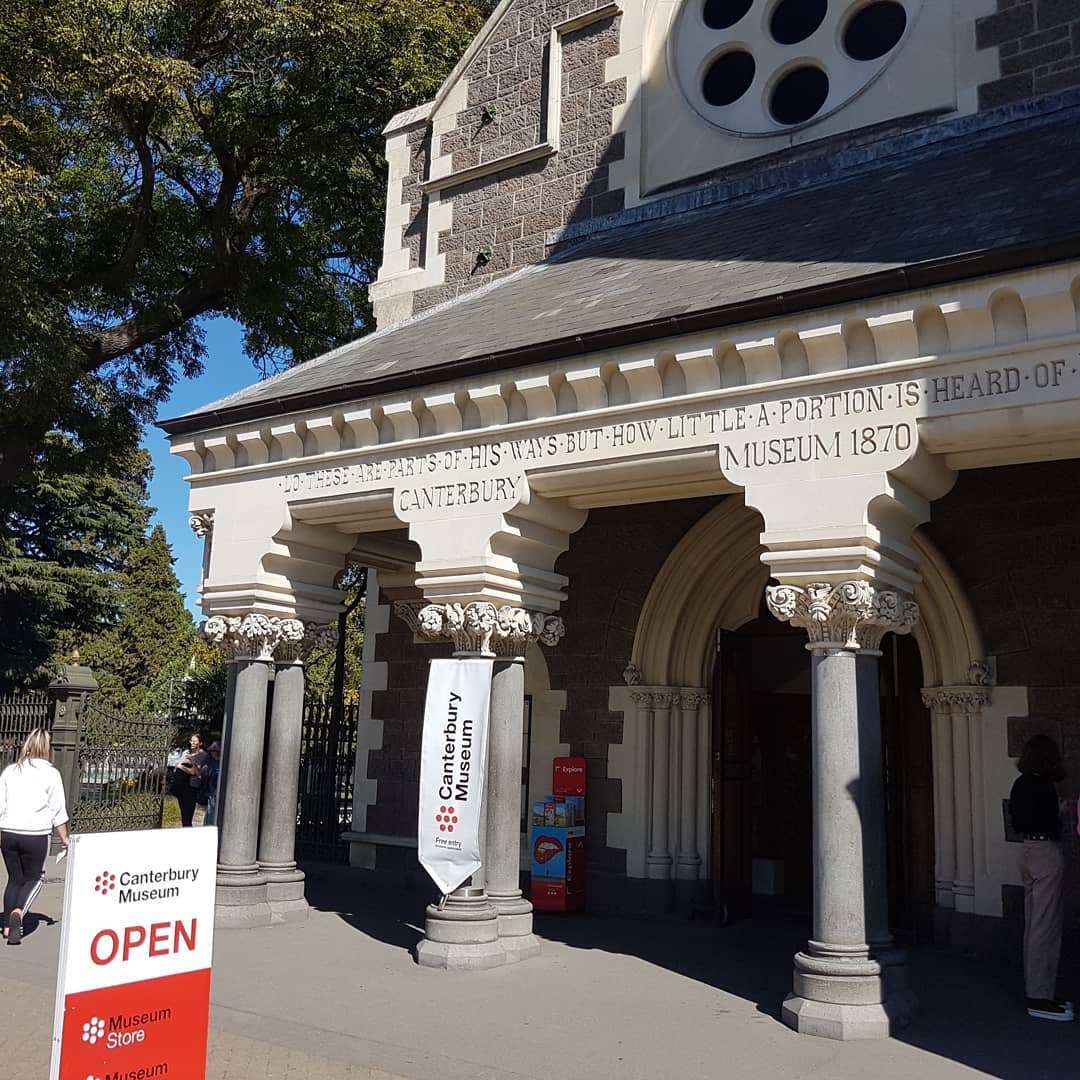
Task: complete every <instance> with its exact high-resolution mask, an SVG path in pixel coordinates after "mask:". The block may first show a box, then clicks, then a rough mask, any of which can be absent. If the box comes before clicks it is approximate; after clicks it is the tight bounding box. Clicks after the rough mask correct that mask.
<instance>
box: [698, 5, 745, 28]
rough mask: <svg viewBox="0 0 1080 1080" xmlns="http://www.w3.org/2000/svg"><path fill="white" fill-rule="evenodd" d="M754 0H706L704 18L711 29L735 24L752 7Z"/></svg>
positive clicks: (703, 9) (703, 10) (703, 11)
mask: <svg viewBox="0 0 1080 1080" xmlns="http://www.w3.org/2000/svg"><path fill="white" fill-rule="evenodd" d="M753 6H754V0H705V6H704V8H702V18H704V20H705V25H706V26H707V27H708V28H709V29H710V30H726V29H727V28H728V27H729V26H734V25H735V24H736V23H737V22H738V21H739V20H740V19H741V18H742V17H743V16H744V15H745V14H746V13H747V12H748V11H749V10H750V9H751V8H752V7H753Z"/></svg>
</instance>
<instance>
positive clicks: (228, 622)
mask: <svg viewBox="0 0 1080 1080" xmlns="http://www.w3.org/2000/svg"><path fill="white" fill-rule="evenodd" d="M202 635H203V637H204V638H205V639H206V641H207V643H208V644H210V645H216V646H217V647H218V648H219V649H221V650H222V652H224V653H225V655H226V656H228V657H230V658H232V659H235V658H237V657H251V658H252V659H255V660H264V661H273V660H276V661H278V662H280V663H295V662H296V661H303V660H306V659H307V657H308V654H309V653H310V652H311V650H312V649H313V648H314V647H315V646H316V645H326V644H331V643H332V642H333V640H334V638H335V637H336V635H337V629H336V627H333V626H319V625H317V624H316V623H310V622H309V623H304V622H301V621H300V620H299V619H279V618H278V617H277V616H274V615H259V614H257V613H254V612H253V613H251V614H248V615H243V616H241V615H214V616H212V617H211V618H209V619H207V620H206V622H204V623H203V624H202Z"/></svg>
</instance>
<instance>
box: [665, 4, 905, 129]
mask: <svg viewBox="0 0 1080 1080" xmlns="http://www.w3.org/2000/svg"><path fill="white" fill-rule="evenodd" d="M781 2H782V0H755V2H754V4H753V5H752V6H751V8H750V10H749V11H748V12H747V13H746V14H745V15H744V16H743V17H742V18H741V19H739V20H738V21H737V22H735V23H733V24H732V25H731V26H730V27H727V28H725V29H722V30H715V29H712V28H711V27H709V26H707V25H706V24H705V20H704V11H705V0H684V3H683V5H682V10H681V11H680V12H679V15H678V18H677V20H676V24H675V32H674V33H673V34H672V36H671V37H670V38H669V42H670V44H669V63H670V64H671V67H672V70H673V71H674V72H675V74H676V78H677V79H678V81H679V84H680V86H681V87H682V91H683V94H684V95H685V97H686V100H687V101H688V102H689V103H690V106H691V107H692V108H693V109H694V110H695V111H696V112H697V113H698V114H699V115H700V116H701V117H702V118H703V119H704V120H705V121H706V122H707V123H709V124H712V125H714V126H716V127H719V128H722V129H724V130H726V131H730V132H732V133H734V134H738V135H743V136H749V137H751V138H753V137H758V136H768V135H776V134H782V133H784V132H789V131H795V130H798V129H800V128H804V127H809V126H810V125H813V124H817V123H820V122H821V121H822V120H824V119H825V118H826V117H829V116H831V115H832V114H833V113H835V112H836V111H837V110H839V109H842V108H843V107H844V106H845V105H848V104H849V103H850V102H851V101H853V100H854V99H855V98H856V97H858V96H859V95H860V94H862V93H863V92H864V91H866V90H867V88H868V87H870V86H871V85H872V84H873V83H874V82H875V81H876V80H877V79H878V78H879V77H880V76H881V75H882V74H883V72H884V71H885V69H886V68H887V67H889V65H890V64H891V63H892V62H893V61H894V60H895V59H896V58H897V57H898V56H899V54H900V53H901V52H902V51H903V50H904V49H905V47H906V46H907V44H908V42H909V41H910V39H911V37H912V33H913V31H914V29H915V27H916V26H917V24H918V20H919V16H920V14H921V10H922V7H923V0H892V2H893V3H898V4H899V5H900V6H901V7H902V8H903V9H904V12H905V14H906V16H907V20H906V24H905V27H904V32H903V33H902V34H901V36H900V39H899V40H898V41H897V43H896V44H895V45H894V46H893V47H892V48H891V49H889V50H888V51H887V52H886V53H884V54H883V55H882V56H880V57H878V58H877V59H875V60H865V61H864V60H854V59H852V58H851V57H850V56H848V55H847V54H846V53H845V51H844V47H843V32H844V30H845V28H846V27H847V25H848V22H849V20H850V19H852V18H854V17H855V15H856V14H857V13H858V12H859V11H862V10H864V9H865V8H868V7H871V6H872V5H873V4H874V3H877V2H878V0H846V2H843V3H837V2H836V0H832V2H831V3H829V5H828V7H827V10H826V14H825V17H824V19H823V20H822V21H821V24H820V25H819V26H818V28H817V29H816V30H814V31H813V33H811V34H810V35H809V36H807V37H806V38H804V39H803V40H802V41H799V42H796V43H794V44H791V45H783V44H781V43H780V42H778V41H776V40H775V38H774V37H773V35H772V32H771V29H770V27H771V23H772V18H773V14H774V12H775V11H776V9H777V7H778V6H779V5H780V3H781ZM736 51H743V52H747V53H749V54H750V55H751V56H752V57H753V59H754V63H755V72H754V77H753V81H752V82H751V84H750V86H749V87H748V89H747V90H746V91H745V92H744V93H743V94H742V95H741V96H740V97H738V98H737V99H736V100H735V101H734V102H732V103H731V104H730V105H723V106H717V105H711V104H709V102H707V101H706V100H705V96H704V93H703V91H702V85H703V82H704V79H705V75H706V73H707V71H708V70H709V67H710V65H711V64H712V63H713V62H714V61H715V60H716V59H717V58H719V57H720V56H723V55H724V54H725V53H728V52H736ZM800 67H815V68H818V69H819V70H821V71H824V72H825V75H826V76H827V78H828V80H829V92H828V96H827V97H826V99H825V102H824V104H823V105H822V106H821V108H819V109H818V110H817V112H815V113H814V115H813V116H811V117H810V118H809V119H807V120H804V121H801V122H798V123H794V124H784V123H780V122H779V121H777V120H775V119H774V118H773V117H772V115H771V113H770V111H769V103H770V100H771V97H772V93H773V90H774V89H775V87H776V86H777V84H778V83H779V82H780V81H781V80H782V79H783V77H784V76H785V75H787V74H788V73H789V72H791V71H793V70H795V69H796V68H800Z"/></svg>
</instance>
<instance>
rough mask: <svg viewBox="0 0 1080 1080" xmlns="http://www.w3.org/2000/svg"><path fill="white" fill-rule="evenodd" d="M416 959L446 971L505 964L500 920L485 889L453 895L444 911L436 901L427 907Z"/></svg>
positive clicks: (425, 964)
mask: <svg viewBox="0 0 1080 1080" xmlns="http://www.w3.org/2000/svg"><path fill="white" fill-rule="evenodd" d="M470 893H471V894H472V895H470ZM416 962H417V963H418V964H419V965H420V966H421V967H431V968H443V969H444V970H446V971H481V970H484V969H486V968H493V967H501V966H502V965H503V964H505V963H506V951H505V950H504V949H503V947H502V943H501V942H500V941H499V919H498V916H497V915H496V913H495V909H494V908H493V907H492V906H491V904H490V903H489V902H488V898H487V896H486V895H485V894H484V893H483V891H482V890H480V889H476V890H471V889H469V890H462V895H460V896H459V895H457V894H453V895H451V896H450V897H449V898H448V899H447V901H446V907H445V908H443V910H442V911H440V910H439V909H438V908H437V907H435V905H434V904H432V905H429V906H428V909H427V919H426V921H425V924H424V938H423V940H422V941H420V942H418V943H417V946H416Z"/></svg>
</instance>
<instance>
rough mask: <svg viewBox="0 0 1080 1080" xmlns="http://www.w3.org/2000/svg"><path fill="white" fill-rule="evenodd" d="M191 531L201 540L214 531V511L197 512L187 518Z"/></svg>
mask: <svg viewBox="0 0 1080 1080" xmlns="http://www.w3.org/2000/svg"><path fill="white" fill-rule="evenodd" d="M188 525H190V526H191V531H192V532H193V533H194V534H195V535H196V536H197V537H199V539H200V540H201V539H202V538H203V537H204V536H207V535H208V534H209V533H212V532H213V531H214V511H213V510H197V511H195V513H194V514H192V515H191V517H189V518H188Z"/></svg>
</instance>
